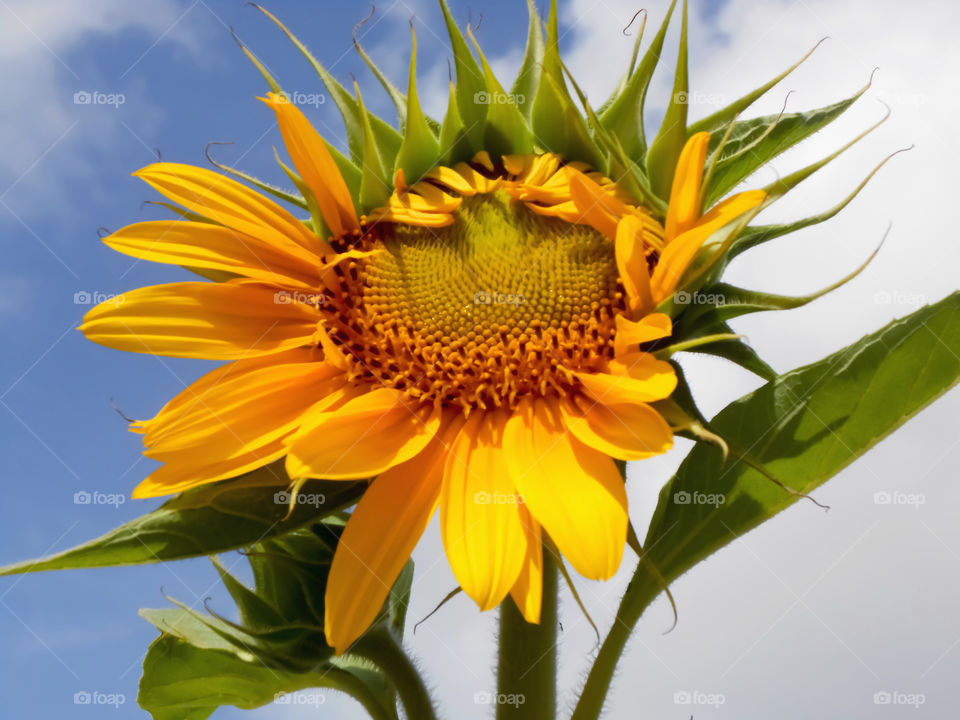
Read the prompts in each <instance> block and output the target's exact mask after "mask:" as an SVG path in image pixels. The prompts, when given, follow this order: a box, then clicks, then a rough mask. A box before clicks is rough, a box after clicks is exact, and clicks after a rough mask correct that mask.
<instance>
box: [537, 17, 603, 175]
mask: <svg viewBox="0 0 960 720" xmlns="http://www.w3.org/2000/svg"><path fill="white" fill-rule="evenodd" d="M557 23H558V21H557V2H556V0H551V3H550V17H549V19H548V21H547V43H546V48H545V50H544V56H543V72H542V74H541V77H540V86H539V87H538V88H537V94H536V96H535V98H534V100H533V109H532V113H531V122H532V125H533V133H534V136H535V137H536V140H537V142H538V143H542V145H543V149H544V150H548V151H550V152H554V153H557V154H558V155H560V156H561V157H563V158H565V159H566V160H571V161H573V160H579V161H582V162H585V163H587V164H588V165H590V166H592V167H594V168H597V169H599V170H603V169H604V158H603V153H602V152H601V150H600V148H599V147H597V144H596V143H595V142H594V140H593V138H592V137H591V136H590V132H589V131H588V130H587V126H586V123H585V122H584V120H583V117H582V116H581V115H580V112H579V111H578V110H577V109H576V107H575V106H574V104H573V100H571V98H570V94H569V93H568V92H567V85H566V82H565V80H564V77H563V62H562V60H561V59H560V48H559V44H558V43H559V30H558V24H557Z"/></svg>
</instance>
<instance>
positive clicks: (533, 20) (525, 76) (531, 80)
mask: <svg viewBox="0 0 960 720" xmlns="http://www.w3.org/2000/svg"><path fill="white" fill-rule="evenodd" d="M527 11H528V13H529V14H530V27H529V29H528V30H527V47H526V49H525V50H524V52H523V61H522V62H521V63H520V72H518V73H517V79H516V80H515V81H514V83H513V87H512V88H511V90H510V94H511V95H513V97H514V101H515V102H516V105H517V107H518V108H520V112H521V113H523V117H524V118H526V120H527V122H529V121H530V114H531V113H532V112H533V98H534V96H535V95H536V93H537V87H538V86H539V85H540V68H541V66H542V64H543V28H542V27H541V25H540V16H539V15H538V14H537V6H536V4H535V3H534V2H533V0H527Z"/></svg>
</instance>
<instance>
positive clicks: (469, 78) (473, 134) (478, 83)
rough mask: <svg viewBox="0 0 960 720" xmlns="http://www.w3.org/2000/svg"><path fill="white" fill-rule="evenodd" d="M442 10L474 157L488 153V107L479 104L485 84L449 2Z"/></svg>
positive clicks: (459, 102)
mask: <svg viewBox="0 0 960 720" xmlns="http://www.w3.org/2000/svg"><path fill="white" fill-rule="evenodd" d="M440 9H441V10H442V11H443V21H444V22H445V23H446V25H447V34H448V35H449V36H450V47H451V48H452V49H453V64H454V68H456V71H457V84H456V96H457V108H458V110H459V111H460V118H461V121H462V122H463V132H464V136H465V138H466V141H467V144H468V145H469V147H470V154H471V156H472V155H473V154H474V153H478V152H480V151H481V150H486V148H485V147H484V146H483V141H484V128H485V126H486V119H487V106H486V105H484V104H483V103H481V102H478V100H479V99H480V98H481V97H482V96H483V94H484V93H485V92H486V82H485V81H484V79H483V72H482V71H481V70H480V66H479V65H477V61H476V60H475V59H474V58H473V55H471V54H470V48H469V47H468V46H467V41H466V40H465V39H464V37H463V33H461V32H460V28H458V27H457V23H456V22H455V21H454V19H453V15H451V14H450V8H449V7H447V2H446V0H440Z"/></svg>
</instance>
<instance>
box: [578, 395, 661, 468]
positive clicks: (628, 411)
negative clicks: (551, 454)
mask: <svg viewBox="0 0 960 720" xmlns="http://www.w3.org/2000/svg"><path fill="white" fill-rule="evenodd" d="M560 412H561V414H562V415H563V423H564V425H566V427H567V428H569V430H570V432H572V433H573V434H574V436H575V437H576V438H577V439H578V440H579V441H580V442H582V443H584V444H585V445H589V446H590V447H592V448H593V449H594V450H599V451H600V452H602V453H605V454H606V455H610V456H611V457H615V458H619V459H620V460H643V459H644V458H648V457H653V456H654V455H660V454H662V453H665V452H666V451H667V450H669V449H670V448H671V447H673V431H671V430H670V426H669V425H668V424H667V422H666V421H665V420H664V419H663V418H662V417H661V416H660V414H659V413H658V412H657V411H656V410H654V409H653V408H652V407H650V406H649V405H646V404H644V403H619V404H612V405H605V404H603V403H598V402H594V401H593V400H591V399H589V398H584V397H580V398H578V399H577V400H576V401H575V400H572V399H570V398H563V400H561V401H560Z"/></svg>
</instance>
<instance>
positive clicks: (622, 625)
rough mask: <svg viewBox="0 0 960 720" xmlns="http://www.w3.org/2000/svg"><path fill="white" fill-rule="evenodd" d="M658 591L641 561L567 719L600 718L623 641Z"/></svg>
mask: <svg viewBox="0 0 960 720" xmlns="http://www.w3.org/2000/svg"><path fill="white" fill-rule="evenodd" d="M660 590H661V584H659V583H658V582H657V580H656V578H655V577H654V575H653V572H652V571H651V570H650V567H649V565H648V564H647V563H645V562H643V561H641V562H640V563H639V564H638V565H637V569H636V571H635V572H634V574H633V577H632V578H631V579H630V584H629V585H628V586H627V591H626V592H625V593H624V595H623V599H622V600H621V601H620V607H619V608H617V617H616V619H615V620H614V621H613V627H611V628H610V633H609V634H608V635H607V637H606V638H605V639H604V641H603V644H602V645H601V646H600V651H599V652H598V653H597V658H596V660H594V662H593V667H591V668H590V674H589V675H587V682H586V684H585V685H584V686H583V692H582V693H581V695H580V700H579V702H577V707H576V709H575V710H574V711H573V715H572V716H571V718H570V720H597V718H599V717H600V713H601V712H602V711H603V704H604V702H606V699H607V692H608V691H609V690H610V682H611V680H612V679H613V674H614V671H615V670H616V667H617V663H618V662H619V661H620V656H621V655H623V650H624V648H625V647H626V645H627V640H628V639H629V638H630V634H631V633H632V632H633V628H634V626H636V624H637V622H638V621H639V620H640V616H641V615H642V614H643V611H644V610H646V608H647V606H648V605H649V604H650V603H651V602H652V601H653V599H654V598H655V597H656V596H657V595H659V594H660Z"/></svg>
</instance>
